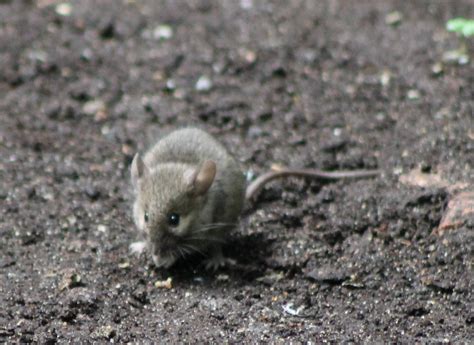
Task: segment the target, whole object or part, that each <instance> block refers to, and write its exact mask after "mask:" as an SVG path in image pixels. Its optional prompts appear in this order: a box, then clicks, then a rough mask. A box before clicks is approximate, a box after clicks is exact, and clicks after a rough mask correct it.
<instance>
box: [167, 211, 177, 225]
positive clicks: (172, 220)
mask: <svg viewBox="0 0 474 345" xmlns="http://www.w3.org/2000/svg"><path fill="white" fill-rule="evenodd" d="M168 224H169V225H170V226H173V227H175V226H178V225H179V214H176V213H171V214H170V215H169V216H168Z"/></svg>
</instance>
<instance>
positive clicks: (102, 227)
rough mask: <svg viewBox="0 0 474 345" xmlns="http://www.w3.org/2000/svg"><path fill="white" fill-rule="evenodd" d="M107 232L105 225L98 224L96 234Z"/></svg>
mask: <svg viewBox="0 0 474 345" xmlns="http://www.w3.org/2000/svg"><path fill="white" fill-rule="evenodd" d="M107 230H108V228H107V226H106V225H104V224H99V225H97V231H98V232H102V233H104V232H107Z"/></svg>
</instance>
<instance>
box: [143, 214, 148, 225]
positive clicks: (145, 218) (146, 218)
mask: <svg viewBox="0 0 474 345" xmlns="http://www.w3.org/2000/svg"><path fill="white" fill-rule="evenodd" d="M143 219H144V220H145V223H148V219H149V217H148V212H145V215H144V216H143Z"/></svg>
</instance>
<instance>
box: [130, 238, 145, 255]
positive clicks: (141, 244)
mask: <svg viewBox="0 0 474 345" xmlns="http://www.w3.org/2000/svg"><path fill="white" fill-rule="evenodd" d="M145 248H146V242H145V241H138V242H133V243H131V244H130V246H129V247H128V249H129V251H130V254H134V255H140V254H142V253H143V252H144V251H145Z"/></svg>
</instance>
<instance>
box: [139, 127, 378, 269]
mask: <svg viewBox="0 0 474 345" xmlns="http://www.w3.org/2000/svg"><path fill="white" fill-rule="evenodd" d="M130 174H131V182H132V187H133V192H134V196H135V200H134V202H133V212H132V213H133V220H134V223H135V225H136V227H137V228H138V230H139V232H140V233H141V234H142V236H143V237H144V238H145V241H140V242H135V243H133V244H132V245H131V246H130V249H131V250H132V252H138V253H140V252H142V251H143V250H145V248H147V249H148V251H149V252H150V254H151V257H152V260H153V263H154V264H155V266H156V267H163V268H169V267H171V266H172V265H173V264H175V262H176V261H177V260H178V259H180V258H184V257H186V256H189V255H190V254H194V253H199V254H202V255H204V256H206V257H207V259H206V260H205V266H206V268H207V269H214V270H215V269H217V268H219V267H221V266H225V265H226V264H227V263H231V262H232V260H230V259H227V258H225V257H224V255H223V253H222V246H223V244H224V243H225V242H226V240H227V238H228V237H229V233H230V232H231V231H232V230H233V229H234V228H235V227H236V226H237V224H238V221H239V216H240V215H241V213H242V209H243V207H244V204H245V203H249V202H251V201H252V200H255V198H256V196H257V195H258V193H259V192H260V191H261V190H262V188H263V187H264V186H265V185H266V184H267V183H269V182H270V181H272V180H275V179H278V178H285V177H303V178H313V179H314V178H316V179H326V180H337V179H344V178H367V177H373V176H377V175H379V174H380V171H379V170H353V171H335V172H329V171H322V170H316V169H292V168H282V169H279V170H277V171H269V172H267V173H264V174H263V175H261V176H260V177H259V178H257V179H255V180H254V181H253V182H251V183H250V184H249V185H248V186H247V182H246V178H245V175H244V173H243V171H242V168H241V166H240V164H239V163H238V162H237V160H236V159H235V158H234V157H233V156H232V154H231V153H230V152H229V151H228V150H227V149H226V148H225V147H224V146H223V145H222V144H221V143H220V142H218V141H217V140H216V139H215V138H214V137H213V136H211V135H210V134H209V133H207V132H205V131H204V130H202V129H198V128H182V129H177V130H175V131H173V132H171V133H170V134H168V135H166V136H164V137H162V138H161V139H159V140H158V141H157V142H156V143H155V144H154V145H153V146H152V147H151V148H150V149H149V150H148V151H147V152H146V153H145V154H144V155H143V157H142V155H141V154H140V153H136V154H135V156H134V158H133V160H132V164H131V168H130Z"/></svg>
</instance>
